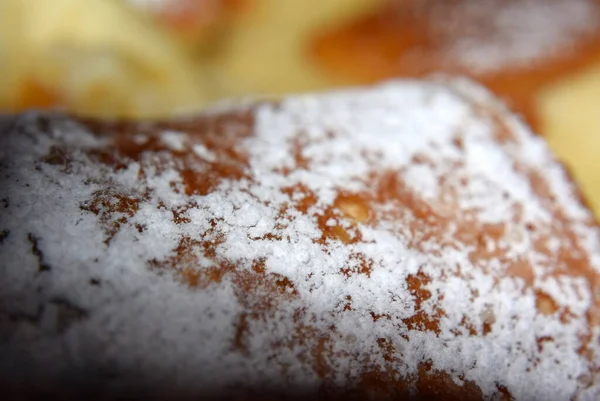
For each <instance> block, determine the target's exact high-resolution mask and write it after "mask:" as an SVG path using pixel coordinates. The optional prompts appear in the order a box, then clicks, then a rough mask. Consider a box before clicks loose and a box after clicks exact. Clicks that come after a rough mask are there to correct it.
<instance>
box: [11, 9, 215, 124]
mask: <svg viewBox="0 0 600 401" xmlns="http://www.w3.org/2000/svg"><path fill="white" fill-rule="evenodd" d="M0 58H1V64H2V67H1V68H2V74H0V109H1V110H3V111H19V110H24V109H29V108H46V107H59V108H63V109H66V110H69V111H73V112H77V113H83V114H87V115H94V116H105V117H108V116H121V117H123V116H128V117H157V116H167V115H171V114H173V113H180V112H184V111H189V110H195V109H197V108H199V107H201V106H202V105H203V104H204V102H205V101H206V97H207V94H206V84H205V83H204V82H203V81H202V78H201V77H202V75H201V71H199V70H198V67H197V66H195V65H193V64H192V63H191V62H190V61H189V60H188V58H187V56H186V55H185V53H184V52H183V51H182V50H181V49H180V47H179V46H178V45H177V44H176V42H175V41H173V40H171V39H170V38H169V37H168V36H167V35H164V34H162V33H161V32H160V31H159V30H157V29H156V28H155V27H154V25H153V24H152V23H151V22H150V21H149V20H148V19H147V18H145V17H143V16H142V15H141V13H139V12H135V11H134V10H132V8H131V7H129V6H128V5H126V4H123V2H122V1H121V0H85V1H80V0H52V1H45V0H4V1H1V2H0Z"/></svg>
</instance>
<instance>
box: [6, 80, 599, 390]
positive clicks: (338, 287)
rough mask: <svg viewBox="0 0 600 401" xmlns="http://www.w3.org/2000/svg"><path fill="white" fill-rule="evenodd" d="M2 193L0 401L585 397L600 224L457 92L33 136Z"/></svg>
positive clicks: (536, 150)
mask: <svg viewBox="0 0 600 401" xmlns="http://www.w3.org/2000/svg"><path fill="white" fill-rule="evenodd" d="M0 188H2V196H1V197H0V198H1V200H0V202H1V203H0V213H1V219H0V233H1V234H0V273H1V276H0V277H1V279H0V319H2V320H0V336H1V337H0V338H1V339H2V341H0V371H1V372H2V374H1V375H0V377H1V379H0V381H2V384H3V386H4V387H5V388H8V389H9V394H10V391H11V390H12V391H14V393H15V394H19V392H22V391H25V390H27V391H35V390H37V389H44V390H53V391H56V392H57V394H59V395H64V394H68V395H73V394H76V395H81V394H87V395H89V394H92V395H95V396H98V397H100V398H102V397H104V396H106V397H109V396H114V395H115V394H124V393H127V392H129V391H133V392H135V393H136V394H137V395H139V394H144V392H145V391H149V392H151V393H152V395H162V396H169V397H171V398H176V397H179V396H204V397H207V396H211V395H219V396H231V397H238V398H236V399H244V397H250V396H253V395H257V396H258V395H262V394H263V393H264V391H266V390H265V389H268V390H269V391H270V392H272V394H276V395H277V396H280V395H288V396H289V395H291V394H299V392H302V394H303V397H313V396H314V397H316V396H320V397H328V398H332V397H336V396H338V397H340V398H344V399H345V398H346V397H351V396H352V397H356V398H358V399H363V398H365V397H367V396H369V397H373V398H381V399H389V398H395V399H403V398H408V397H410V396H418V397H427V396H429V397H435V399H457V400H458V399H461V400H462V399H484V398H485V399H488V398H493V399H511V397H512V398H513V399H517V400H535V399H539V400H553V399H561V400H562V399H578V400H593V399H597V397H598V395H599V393H600V378H599V377H598V372H600V370H599V369H600V354H599V352H600V349H599V336H600V322H599V311H600V309H599V304H600V281H599V273H600V236H599V234H600V232H599V230H598V227H597V224H596V222H595V220H594V218H593V216H592V215H591V213H590V212H589V211H588V210H587V208H586V207H585V206H584V205H583V203H582V200H581V198H580V196H579V194H578V190H577V188H576V186H575V185H574V184H573V183H572V181H571V180H570V178H569V176H568V174H567V173H566V171H565V170H564V169H563V167H562V166H561V165H560V164H559V163H557V162H556V161H555V160H554V158H553V157H552V155H551V154H550V152H549V151H548V149H547V147H546V145H545V143H544V142H543V140H542V139H540V138H539V137H536V136H534V135H533V134H532V133H531V132H530V131H529V129H528V128H527V127H526V126H524V125H523V124H522V123H521V122H520V121H519V120H518V119H517V118H516V117H515V116H513V115H511V114H510V113H509V112H508V111H507V110H506V109H505V108H504V106H502V105H501V104H500V103H498V102H496V101H495V100H494V99H493V98H492V97H491V96H490V95H489V94H488V93H487V92H486V91H485V90H484V89H482V88H480V87H478V86H475V85H473V84H471V83H469V82H466V81H460V80H453V81H397V82H391V83H388V84H384V85H381V86H377V87H373V88H359V89H355V90H347V91H342V92H336V93H330V94H318V95H307V96H300V97H291V98H289V99H284V100H282V101H279V102H276V103H269V102H245V103H242V104H239V105H235V104H234V105H231V104H228V105H224V106H221V107H218V108H215V109H213V110H211V111H208V112H206V113H204V114H202V115H199V116H197V117H194V118H190V119H180V120H173V121H169V122H156V123H148V122H147V123H134V122H106V121H99V120H83V119H76V118H71V117H69V116H66V115H61V114H48V113H26V114H23V115H20V116H17V117H12V118H8V119H7V120H6V121H4V124H3V128H2V132H1V135H0ZM50 367H51V368H50ZM32 381H34V382H35V384H36V386H32V385H31V383H32ZM142 390H143V391H142Z"/></svg>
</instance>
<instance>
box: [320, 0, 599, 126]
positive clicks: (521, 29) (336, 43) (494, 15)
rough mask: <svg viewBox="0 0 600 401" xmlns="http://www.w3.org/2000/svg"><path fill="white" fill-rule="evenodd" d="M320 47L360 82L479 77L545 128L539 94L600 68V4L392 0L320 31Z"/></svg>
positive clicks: (325, 60) (338, 69) (582, 0)
mask: <svg viewBox="0 0 600 401" xmlns="http://www.w3.org/2000/svg"><path fill="white" fill-rule="evenodd" d="M313 52H314V55H315V59H316V60H317V61H318V62H319V63H320V64H321V65H322V66H323V67H324V68H325V69H327V70H329V71H330V72H331V73H332V74H333V75H334V76H339V75H345V76H346V77H347V78H348V79H350V80H351V81H354V82H357V81H362V82H369V81H374V80H379V79H383V78H389V77H395V76H400V77H402V76H407V77H415V76H423V75H428V74H431V73H432V72H438V71H444V72H447V73H452V74H461V75H467V76H470V77H473V78H475V79H477V80H478V81H480V82H482V83H484V84H485V85H486V86H487V87H489V88H490V89H492V90H493V91H494V92H495V93H497V94H498V95H500V96H502V97H504V98H505V99H507V100H508V102H509V103H510V105H511V106H512V107H513V108H514V109H515V110H516V111H518V112H519V113H522V114H524V115H525V116H526V117H527V119H528V120H529V122H530V124H534V126H535V128H539V125H538V123H539V115H538V113H539V110H538V108H537V106H538V105H537V104H536V98H535V96H536V95H537V94H538V93H539V91H540V90H541V89H543V88H545V87H547V86H549V85H550V84H552V83H554V82H556V81H557V80H559V79H564V78H565V77H569V76H570V75H572V74H574V73H576V72H577V71H578V70H580V69H581V68H582V67H586V66H590V65H600V2H598V1H597V0H517V1H510V2H506V1H503V0H484V1H481V0H454V1H444V0H391V1H386V2H384V3H382V5H381V6H380V7H379V8H378V9H376V10H375V11H373V12H371V13H370V14H367V15H363V16H361V17H359V18H357V19H355V20H354V21H352V22H350V23H348V24H346V25H343V26H338V27H334V28H332V29H330V30H329V31H327V32H323V33H322V34H320V35H318V37H317V38H315V41H314V43H313Z"/></svg>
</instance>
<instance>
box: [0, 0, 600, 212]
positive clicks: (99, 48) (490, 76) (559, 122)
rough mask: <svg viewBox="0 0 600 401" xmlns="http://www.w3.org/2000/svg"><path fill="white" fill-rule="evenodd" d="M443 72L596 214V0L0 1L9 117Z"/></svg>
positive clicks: (1, 71)
mask: <svg viewBox="0 0 600 401" xmlns="http://www.w3.org/2000/svg"><path fill="white" fill-rule="evenodd" d="M438 72H444V73H448V74H457V75H466V76H469V77H471V78H473V79H475V80H477V81H479V82H481V83H483V84H484V85H486V86H487V87H488V88H490V89H491V90H492V91H494V92H495V93H496V94H498V95H499V96H501V97H502V98H503V99H504V100H505V101H506V102H507V104H508V105H509V106H510V107H511V108H512V109H513V110H514V111H515V112H517V113H519V114H520V115H521V116H523V118H524V119H525V120H526V121H527V122H528V123H529V124H530V125H531V126H532V127H533V128H534V130H535V131H536V132H537V133H539V134H541V135H543V136H544V137H545V138H546V139H547V140H548V142H549V143H550V146H551V147H552V148H553V149H554V151H555V152H556V153H557V154H558V156H559V157H560V158H561V159H562V160H563V161H564V162H565V163H566V164H567V165H568V167H569V168H570V170H571V171H572V172H573V175H574V176H575V179H576V180H577V181H578V182H579V183H580V184H581V185H582V188H583V192H584V194H585V196H586V198H587V200H588V201H589V203H590V204H591V205H592V206H593V207H594V209H595V211H596V212H597V213H600V0H0V112H8V113H14V112H20V111H23V110H27V109H32V108H53V109H61V110H66V111H69V112H72V113H77V114H84V115H89V116H97V117H103V118H142V119H145V118H166V117H169V116H173V115H179V114H186V113H193V112H195V111H198V110H201V109H202V108H204V107H206V106H207V105H209V104H211V103H212V102H215V101H218V100H220V99H224V98H230V97H239V96H256V95H261V96H262V95H267V96H278V95H282V94H288V93H298V92H306V91H314V90H326V89H329V88H337V87H343V86H348V85H359V84H367V83H372V82H378V81H381V80H386V79H390V78H394V77H421V76H427V75H430V74H433V73H438Z"/></svg>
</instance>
